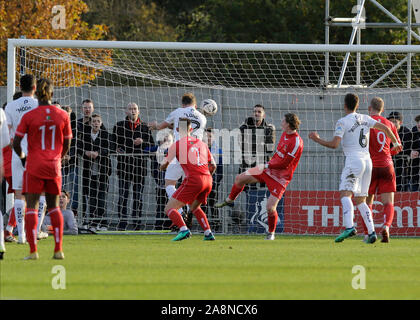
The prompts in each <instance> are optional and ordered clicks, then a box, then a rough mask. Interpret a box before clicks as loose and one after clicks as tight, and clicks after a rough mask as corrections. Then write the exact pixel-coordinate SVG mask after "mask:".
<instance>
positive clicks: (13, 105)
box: [5, 97, 38, 190]
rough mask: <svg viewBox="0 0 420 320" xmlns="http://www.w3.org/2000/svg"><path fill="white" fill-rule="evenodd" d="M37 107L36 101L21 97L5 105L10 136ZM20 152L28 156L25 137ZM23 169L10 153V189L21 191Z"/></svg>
mask: <svg viewBox="0 0 420 320" xmlns="http://www.w3.org/2000/svg"><path fill="white" fill-rule="evenodd" d="M36 107H38V100H37V99H35V98H32V97H21V98H19V99H17V100H14V101H11V102H9V103H8V104H7V105H6V108H5V112H6V118H7V124H8V125H9V126H11V131H10V136H11V137H14V136H15V132H16V129H17V127H18V125H19V122H20V119H22V117H23V115H24V114H25V113H27V112H28V111H30V110H33V109H35V108H36ZM20 145H21V148H22V152H23V153H25V154H28V139H27V136H26V134H25V136H24V137H23V139H22V142H21V144H20ZM24 169H25V168H24V167H23V166H22V162H21V161H20V159H19V156H18V155H17V154H16V152H14V151H13V153H12V188H13V189H15V190H22V185H23V171H24Z"/></svg>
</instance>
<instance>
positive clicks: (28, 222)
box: [24, 177, 41, 260]
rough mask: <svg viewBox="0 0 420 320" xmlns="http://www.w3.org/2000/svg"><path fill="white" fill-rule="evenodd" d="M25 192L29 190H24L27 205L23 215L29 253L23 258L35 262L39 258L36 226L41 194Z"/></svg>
mask: <svg viewBox="0 0 420 320" xmlns="http://www.w3.org/2000/svg"><path fill="white" fill-rule="evenodd" d="M25 178H26V177H25ZM25 180H26V179H25ZM29 183H31V182H29ZM26 191H29V190H25V198H26V204H27V209H26V213H25V232H26V239H27V241H28V244H29V248H30V252H29V255H28V256H27V257H25V258H24V259H25V260H36V259H38V258H39V256H38V250H37V234H38V231H37V224H38V207H39V197H40V195H41V192H39V193H36V191H35V189H34V192H26ZM30 191H32V190H30Z"/></svg>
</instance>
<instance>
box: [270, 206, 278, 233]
mask: <svg viewBox="0 0 420 320" xmlns="http://www.w3.org/2000/svg"><path fill="white" fill-rule="evenodd" d="M277 219H278V214H277V210H274V211H271V212H269V213H268V232H270V233H272V232H275V231H276V226H277Z"/></svg>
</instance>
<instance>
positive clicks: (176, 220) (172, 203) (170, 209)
mask: <svg viewBox="0 0 420 320" xmlns="http://www.w3.org/2000/svg"><path fill="white" fill-rule="evenodd" d="M183 206H185V202H182V201H180V200H177V199H175V198H173V197H171V198H170V199H169V201H168V203H167V204H166V206H165V214H166V215H167V216H168V218H169V219H171V221H172V223H173V224H174V225H176V226H177V227H178V228H179V233H178V235H177V236H176V237H175V238H173V239H172V241H180V240H184V239H187V238H189V237H190V236H191V232H190V230H189V229H188V228H187V226H186V225H185V222H184V219H182V216H181V214H180V213H179V209H180V208H182V207H183Z"/></svg>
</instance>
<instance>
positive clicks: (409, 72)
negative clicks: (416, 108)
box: [407, 0, 413, 88]
mask: <svg viewBox="0 0 420 320" xmlns="http://www.w3.org/2000/svg"><path fill="white" fill-rule="evenodd" d="M407 7H408V8H407V16H408V32H407V45H411V18H412V12H413V9H412V8H411V7H412V5H411V0H408V3H407ZM411 57H412V53H411V52H410V53H408V54H407V58H408V59H407V88H411Z"/></svg>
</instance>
